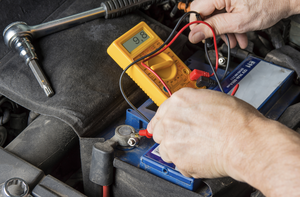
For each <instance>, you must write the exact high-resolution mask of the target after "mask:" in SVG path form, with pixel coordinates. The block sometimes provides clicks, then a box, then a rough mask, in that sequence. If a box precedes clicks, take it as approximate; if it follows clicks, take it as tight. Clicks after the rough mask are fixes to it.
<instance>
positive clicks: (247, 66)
mask: <svg viewBox="0 0 300 197" xmlns="http://www.w3.org/2000/svg"><path fill="white" fill-rule="evenodd" d="M294 74H295V72H294V71H293V70H290V69H288V68H284V67H281V66H278V65H275V64H272V63H270V62H266V61H264V60H261V59H258V58H255V57H248V58H247V59H245V60H244V61H243V62H242V63H241V64H240V65H239V66H238V67H237V68H235V69H234V70H233V71H232V72H231V73H230V74H229V75H228V76H227V77H226V78H225V79H224V81H222V83H221V85H222V88H223V90H224V92H225V93H226V94H230V93H231V92H232V90H233V89H234V87H235V86H236V85H237V84H239V89H238V91H237V92H236V94H235V97H237V98H240V99H241V100H244V101H246V102H247V103H249V104H250V105H252V106H253V107H255V108H256V109H258V110H259V111H260V112H261V113H262V114H264V115H265V114H266V113H267V112H268V111H269V110H270V109H271V107H272V106H273V105H274V104H275V103H276V102H277V100H278V99H279V98H280V97H281V96H282V95H283V94H284V93H285V92H286V91H287V90H288V88H289V87H291V85H292V83H293V78H294ZM213 89H214V90H216V91H220V89H219V87H215V88H213Z"/></svg>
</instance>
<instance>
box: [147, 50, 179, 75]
mask: <svg viewBox="0 0 300 197" xmlns="http://www.w3.org/2000/svg"><path fill="white" fill-rule="evenodd" d="M146 64H147V65H148V66H149V67H150V68H151V69H152V70H154V71H155V72H156V73H157V74H158V75H159V76H160V77H161V78H162V79H163V80H164V81H169V80H171V79H173V78H174V77H175V76H176V74H177V67H176V65H175V63H174V60H173V59H172V58H171V57H170V56H169V55H168V54H166V53H164V52H163V53H160V54H158V55H157V56H155V57H153V58H151V59H150V60H149V61H147V62H146Z"/></svg>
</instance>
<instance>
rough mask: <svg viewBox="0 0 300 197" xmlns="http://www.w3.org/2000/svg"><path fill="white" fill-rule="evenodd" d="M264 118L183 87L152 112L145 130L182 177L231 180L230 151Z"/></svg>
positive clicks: (234, 102)
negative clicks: (152, 115)
mask: <svg viewBox="0 0 300 197" xmlns="http://www.w3.org/2000/svg"><path fill="white" fill-rule="evenodd" d="M258 119H264V117H263V116H262V115H261V114H260V113H259V112H258V111H257V110H256V109H255V108H253V107H252V106H250V105H249V104H247V103H245V102H244V101H241V100H239V99H237V98H235V97H232V96H228V95H226V94H223V93H220V92H216V91H212V90H196V89H191V88H183V89H181V90H179V91H177V92H175V93H174V94H173V95H172V96H171V98H169V99H168V100H166V101H165V102H164V103H163V104H162V105H161V106H160V107H159V109H158V111H157V113H156V115H155V116H154V118H153V119H152V120H151V121H150V123H149V125H148V128H147V130H148V131H149V132H150V133H153V139H154V140H155V141H156V142H157V143H159V144H160V149H159V151H160V154H161V157H162V159H163V160H164V161H166V162H173V163H174V164H175V165H176V167H177V168H178V169H179V170H180V172H181V173H182V174H183V175H185V176H192V177H195V178H200V177H201V178H213V177H220V176H228V175H231V176H234V178H236V179H238V180H242V178H241V177H238V175H236V176H235V172H231V171H230V170H231V169H230V168H229V166H231V165H232V164H229V163H228V162H230V160H232V158H233V156H232V155H231V154H232V153H234V152H236V151H235V149H237V148H239V147H242V146H244V144H246V143H251V142H250V140H254V138H253V137H254V136H252V135H253V133H254V132H253V130H254V129H255V127H256V125H252V124H253V122H254V123H255V124H257V120H258Z"/></svg>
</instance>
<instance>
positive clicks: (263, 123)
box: [232, 119, 300, 196]
mask: <svg viewBox="0 0 300 197" xmlns="http://www.w3.org/2000/svg"><path fill="white" fill-rule="evenodd" d="M253 124H256V125H255V126H252V128H253V130H252V131H250V130H249V132H250V133H249V141H248V143H247V144H240V146H242V148H239V149H240V151H241V152H239V151H238V150H237V151H236V152H235V159H233V160H232V161H234V162H235V163H234V164H233V165H232V167H233V168H234V169H232V172H233V173H234V176H236V177H237V179H239V180H242V181H245V182H247V183H249V184H250V185H252V186H254V187H256V188H257V189H259V190H261V191H262V192H263V193H264V194H265V195H266V196H285V195H288V196H300V187H299V185H300V137H299V135H298V134H297V133H295V132H294V131H292V130H290V129H289V128H287V127H285V126H283V125H281V124H280V123H278V122H275V121H271V120H266V119H259V120H257V121H254V122H253ZM237 156H238V157H237Z"/></svg>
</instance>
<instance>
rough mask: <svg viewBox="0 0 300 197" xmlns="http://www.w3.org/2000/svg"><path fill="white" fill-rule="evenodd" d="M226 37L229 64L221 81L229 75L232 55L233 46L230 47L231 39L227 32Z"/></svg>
mask: <svg viewBox="0 0 300 197" xmlns="http://www.w3.org/2000/svg"><path fill="white" fill-rule="evenodd" d="M225 37H226V40H227V47H228V49H227V53H228V54H227V64H226V68H225V73H224V75H223V77H222V78H221V80H220V81H223V80H224V79H225V77H226V76H227V73H228V68H229V64H230V55H231V48H230V40H229V38H228V35H227V34H225Z"/></svg>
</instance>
